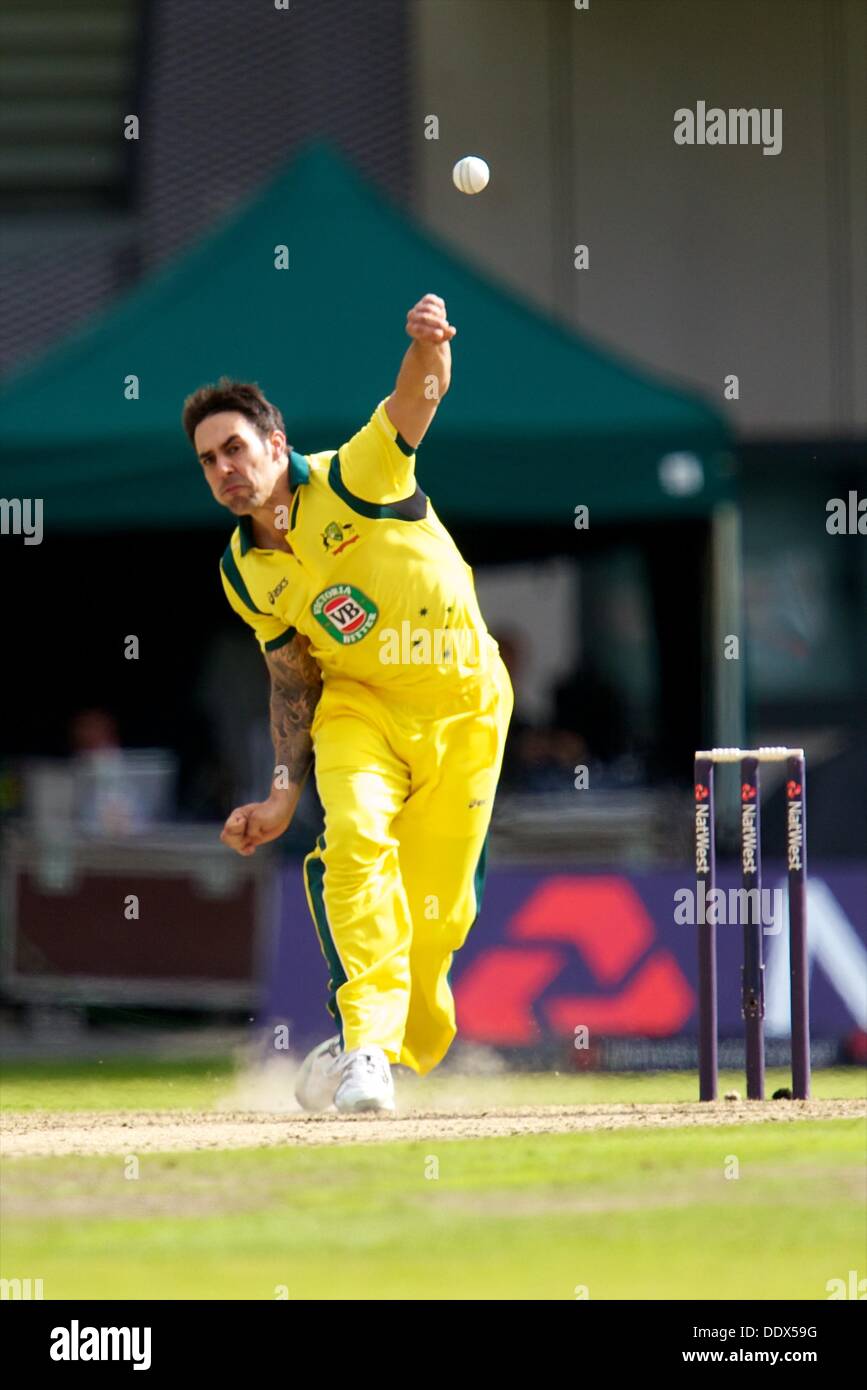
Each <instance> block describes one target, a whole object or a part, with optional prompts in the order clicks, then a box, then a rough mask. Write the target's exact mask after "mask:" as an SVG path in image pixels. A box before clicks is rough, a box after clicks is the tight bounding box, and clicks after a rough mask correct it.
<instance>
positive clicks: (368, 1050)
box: [334, 1047, 394, 1115]
mask: <svg viewBox="0 0 867 1390" xmlns="http://www.w3.org/2000/svg"><path fill="white" fill-rule="evenodd" d="M334 1104H335V1105H336V1106H337V1109H338V1110H340V1111H341V1112H342V1113H343V1114H344V1115H346V1114H349V1115H355V1114H357V1113H358V1112H359V1111H362V1110H377V1111H381V1110H386V1111H389V1112H391V1113H393V1112H394V1082H393V1081H392V1079H391V1067H390V1066H389V1065H388V1058H387V1057H386V1055H385V1053H384V1052H383V1050H382V1048H381V1047H356V1048H353V1050H352V1051H351V1052H347V1053H346V1055H345V1056H344V1058H343V1066H342V1067H341V1073H340V1084H339V1086H338V1087H337V1093H336V1095H335V1097H334Z"/></svg>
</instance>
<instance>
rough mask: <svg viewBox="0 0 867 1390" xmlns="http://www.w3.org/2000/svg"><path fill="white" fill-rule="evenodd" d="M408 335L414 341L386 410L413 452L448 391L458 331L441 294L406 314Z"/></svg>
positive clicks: (421, 303) (426, 298) (427, 297)
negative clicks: (449, 318)
mask: <svg viewBox="0 0 867 1390" xmlns="http://www.w3.org/2000/svg"><path fill="white" fill-rule="evenodd" d="M406 331H407V333H408V334H409V336H410V337H411V338H412V340H413V341H412V343H411V344H410V346H409V347H408V348H407V351H406V355H405V356H404V359H403V362H402V364H401V368H400V372H399V373H398V378H397V383H396V385H395V388H394V391H393V393H392V395H390V396H389V398H388V400H387V401H386V403H385V409H386V411H387V413H388V418H389V419H390V420H391V423H392V424H393V425H394V427H395V429H396V430H398V431H399V432H400V434H401V435H402V436H403V438H404V439H405V440H406V442H407V444H409V445H410V447H411V448H413V449H417V448H418V446H419V444H420V443H421V441H422V439H423V438H424V436H425V435H426V433H427V431H428V428H429V427H430V423H431V421H432V420H433V417H434V415H435V414H436V409H437V406H438V405H439V403H440V401H441V400H442V398H443V396H444V395H445V393H446V391H447V390H448V389H449V383H450V382H451V375H452V350H451V347H450V346H449V344H450V342H451V340H452V338H453V337H454V336H455V334H456V333H457V331H458V330H457V329H456V328H455V327H454V326H453V325H452V324H450V323H449V321H448V318H447V316H446V306H445V300H443V299H440V297H439V295H438V294H426V295H425V296H424V298H423V299H420V300H419V302H418V304H415V305H414V306H413V307H412V309H410V311H409V313H408V314H407V316H406Z"/></svg>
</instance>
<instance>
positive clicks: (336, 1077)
mask: <svg viewBox="0 0 867 1390" xmlns="http://www.w3.org/2000/svg"><path fill="white" fill-rule="evenodd" d="M344 1055H345V1054H344V1053H343V1052H342V1051H341V1048H340V1038H339V1037H335V1038H329V1039H328V1041H327V1042H324V1043H320V1044H319V1046H318V1047H314V1049H313V1051H312V1052H308V1054H307V1056H306V1057H305V1058H304V1061H303V1062H302V1063H301V1070H300V1071H299V1073H298V1076H297V1077H296V1080H295V1099H296V1100H297V1102H298V1104H299V1105H300V1106H301V1107H302V1108H303V1109H304V1110H312V1111H314V1112H316V1111H318V1110H327V1109H328V1107H329V1105H333V1104H334V1096H335V1093H336V1091H337V1087H338V1085H339V1084H340V1073H341V1066H342V1062H343V1058H344Z"/></svg>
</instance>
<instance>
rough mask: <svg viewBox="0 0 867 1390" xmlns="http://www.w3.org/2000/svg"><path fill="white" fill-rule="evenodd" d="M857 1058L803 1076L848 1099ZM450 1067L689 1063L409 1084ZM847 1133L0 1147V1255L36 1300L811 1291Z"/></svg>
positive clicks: (134, 1074) (184, 1076)
mask: <svg viewBox="0 0 867 1390" xmlns="http://www.w3.org/2000/svg"><path fill="white" fill-rule="evenodd" d="M231 1073H232V1068H231V1066H230V1064H228V1063H226V1064H225V1065H222V1064H221V1065H216V1064H214V1063H204V1062H203V1063H194V1064H192V1065H189V1064H187V1065H184V1064H179V1063H175V1064H166V1065H154V1064H143V1063H141V1062H126V1063H121V1062H111V1063H109V1062H106V1063H105V1065H104V1066H97V1065H95V1064H90V1063H89V1064H86V1065H84V1064H82V1065H73V1064H70V1065H69V1066H67V1067H61V1066H58V1065H57V1064H53V1065H49V1064H45V1065H35V1064H30V1065H27V1066H23V1065H22V1066H15V1067H7V1068H6V1072H5V1077H4V1081H3V1086H2V1103H3V1105H4V1106H5V1107H6V1108H7V1109H11V1110H21V1109H23V1108H25V1106H31V1107H33V1108H34V1109H35V1110H39V1109H42V1110H47V1109H54V1110H58V1109H60V1110H73V1109H96V1108H103V1109H110V1110H112V1109H123V1108H129V1109H138V1110H141V1109H149V1108H154V1109H169V1108H185V1109H186V1108H190V1109H208V1108H210V1107H211V1106H213V1105H214V1104H215V1103H216V1102H218V1101H219V1100H220V1098H221V1097H223V1096H224V1095H225V1094H226V1091H227V1089H228V1088H229V1087H230V1084H231V1080H232V1075H231ZM783 1079H784V1078H783V1076H782V1074H780V1076H779V1078H778V1077H777V1076H776V1075H774V1076H772V1077H770V1078H769V1080H770V1083H771V1087H772V1086H773V1085H776V1084H780V1083H781V1082H782V1081H783ZM864 1080H865V1078H864V1073H863V1072H861V1073H859V1072H856V1071H839V1072H819V1073H817V1075H816V1077H815V1094H816V1095H817V1097H820V1098H821V1097H832V1096H835V1097H841V1098H843V1097H849V1098H852V1097H858V1096H861V1095H863V1093H864ZM722 1084H723V1087H725V1086H727V1085H730V1084H734V1085H739V1086H740V1088H741V1089H742V1079H739V1078H735V1077H723V1078H722ZM456 1088H457V1089H458V1090H460V1091H461V1093H462V1096H463V1099H464V1103H466V1104H470V1103H472V1100H473V1096H475V1098H476V1100H475V1103H476V1106H477V1108H482V1106H483V1107H484V1108H487V1109H490V1108H493V1107H496V1106H520V1105H525V1104H562V1103H569V1102H573V1103H576V1104H585V1103H593V1102H612V1101H617V1102H623V1101H647V1102H651V1101H671V1100H692V1099H694V1098H695V1090H696V1087H695V1077H694V1075H690V1074H684V1075H677V1074H664V1073H661V1074H657V1075H652V1076H641V1077H636V1076H628V1077H627V1076H598V1075H593V1076H589V1075H588V1076H560V1077H557V1076H545V1077H529V1076H518V1077H495V1078H478V1077H477V1078H472V1079H468V1080H467V1081H466V1082H464V1081H459V1080H458V1079H457V1078H454V1077H448V1076H442V1078H439V1077H437V1078H432V1079H431V1080H430V1081H429V1082H427V1083H425V1087H424V1092H421V1091H419V1092H415V1091H414V1090H413V1100H414V1101H415V1103H418V1102H419V1101H420V1100H421V1099H422V1095H423V1096H424V1102H425V1104H427V1102H428V1100H430V1102H431V1104H432V1105H436V1104H440V1103H448V1102H449V1098H450V1097H451V1096H452V1095H454V1094H457V1090H456ZM778 1104H781V1105H782V1104H785V1102H778ZM864 1141H865V1129H864V1123H863V1121H861V1120H858V1119H854V1120H853V1119H839V1120H804V1121H797V1122H792V1123H785V1124H768V1123H766V1124H760V1123H756V1124H743V1125H737V1126H721V1127H718V1128H717V1127H694V1128H689V1129H687V1128H672V1129H655V1130H651V1129H637V1128H635V1129H624V1130H619V1131H596V1132H592V1133H578V1134H562V1135H559V1134H558V1135H523V1136H514V1137H508V1138H497V1139H485V1140H452V1141H446V1140H435V1141H434V1140H426V1141H422V1142H412V1143H385V1144H376V1145H370V1146H368V1145H353V1146H346V1147H329V1148H298V1147H294V1148H288V1147H287V1148H286V1149H258V1150H235V1151H232V1152H192V1153H176V1154H174V1153H173V1154H147V1153H145V1154H142V1155H141V1157H140V1159H139V1163H140V1169H139V1176H138V1177H137V1178H136V1179H130V1178H128V1177H126V1176H125V1161H124V1159H123V1158H121V1157H115V1158H107V1157H89V1158H74V1157H57V1158H39V1159H36V1158H21V1159H14V1160H7V1161H6V1162H5V1163H4V1165H3V1174H2V1178H3V1242H2V1269H0V1273H2V1276H3V1277H4V1278H10V1279H11V1278H31V1279H36V1278H41V1279H42V1280H43V1286H44V1294H45V1297H46V1298H48V1299H52V1298H76V1299H77V1298H116V1299H124V1298H137V1297H142V1298H170V1299H171V1298H205V1299H219V1298H229V1299H274V1298H275V1297H278V1296H280V1294H281V1292H282V1290H285V1295H286V1296H288V1297H289V1298H290V1299H309V1298H314V1299H331V1298H378V1299H390V1298H395V1299H403V1298H410V1299H414V1298H430V1299H442V1298H451V1299H454V1298H458V1299H465V1298H470V1299H473V1298H480V1299H500V1298H507V1299H508V1298H514V1299H528V1298H530V1299H533V1298H542V1299H568V1300H572V1299H574V1298H575V1297H576V1288H578V1287H580V1286H586V1287H587V1290H588V1292H589V1296H590V1298H591V1299H609V1298H641V1299H670V1298H671V1299H679V1298H685V1299H686V1298H696V1297H698V1298H708V1299H729V1298H731V1299H768V1298H798V1299H800V1298H806V1299H824V1298H826V1297H827V1291H826V1284H827V1281H828V1280H829V1279H834V1278H841V1279H844V1280H845V1279H846V1278H847V1277H848V1272H849V1271H850V1270H853V1269H854V1270H857V1271H859V1273H860V1276H861V1277H863V1276H864V1274H865V1273H867V1271H865V1269H864V1268H863V1265H864V1255H863V1252H864V1243H865V1216H864V1172H865V1169H864V1153H865V1143H864ZM733 1159H736V1160H737V1164H738V1169H739V1176H738V1177H737V1178H734V1177H727V1176H726V1172H727V1169H728V1171H731V1170H732V1167H733ZM434 1160H435V1161H436V1164H435V1163H434ZM436 1165H438V1176H436V1177H434V1176H431V1175H432V1173H433V1172H434V1171H435V1167H436Z"/></svg>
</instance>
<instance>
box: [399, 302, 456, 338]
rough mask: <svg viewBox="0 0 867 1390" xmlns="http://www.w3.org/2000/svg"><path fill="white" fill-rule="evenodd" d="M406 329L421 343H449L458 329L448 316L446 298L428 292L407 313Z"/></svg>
mask: <svg viewBox="0 0 867 1390" xmlns="http://www.w3.org/2000/svg"><path fill="white" fill-rule="evenodd" d="M406 331H407V333H408V334H409V336H410V337H411V338H415V339H416V341H417V342H419V343H447V342H449V341H450V340H451V339H452V338H453V337H454V336H455V334H456V333H457V331H458V330H457V329H456V328H454V327H453V326H452V325H451V324H450V323H449V321H448V318H447V317H446V305H445V300H444V299H440V297H439V295H438V294H426V295H425V297H424V299H420V300H419V301H418V304H416V305H415V306H414V307H413V308H412V309H410V311H409V313H408V314H407V316H406Z"/></svg>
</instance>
